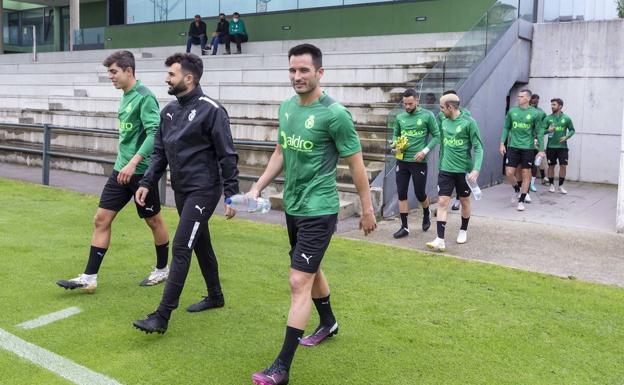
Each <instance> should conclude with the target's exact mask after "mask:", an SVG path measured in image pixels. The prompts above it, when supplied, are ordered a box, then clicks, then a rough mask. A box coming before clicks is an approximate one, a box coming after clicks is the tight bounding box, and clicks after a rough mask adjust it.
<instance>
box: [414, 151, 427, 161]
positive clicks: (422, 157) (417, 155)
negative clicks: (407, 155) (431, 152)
mask: <svg viewBox="0 0 624 385" xmlns="http://www.w3.org/2000/svg"><path fill="white" fill-rule="evenodd" d="M425 156H427V155H426V154H425V153H424V152H422V151H419V152H418V154H416V155H414V159H415V160H416V161H417V162H420V161H421V160H423V159H425Z"/></svg>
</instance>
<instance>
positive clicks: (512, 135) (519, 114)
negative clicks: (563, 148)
mask: <svg viewBox="0 0 624 385" xmlns="http://www.w3.org/2000/svg"><path fill="white" fill-rule="evenodd" d="M542 129H543V127H542V120H541V119H540V113H539V111H538V110H537V109H535V108H533V107H528V108H520V107H513V108H511V109H510V110H509V111H508V112H507V116H506V117H505V125H504V126H503V135H502V136H501V143H506V142H507V139H508V138H509V144H508V146H509V147H514V148H520V149H525V150H533V149H534V148H535V146H534V145H533V140H534V139H537V146H538V150H540V151H544V135H543V131H542Z"/></svg>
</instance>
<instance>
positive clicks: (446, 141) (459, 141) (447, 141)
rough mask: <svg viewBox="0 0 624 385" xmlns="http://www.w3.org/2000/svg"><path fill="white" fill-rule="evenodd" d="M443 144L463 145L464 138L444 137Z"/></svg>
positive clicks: (451, 145)
mask: <svg viewBox="0 0 624 385" xmlns="http://www.w3.org/2000/svg"><path fill="white" fill-rule="evenodd" d="M444 145H445V146H449V147H460V146H463V145H464V140H463V139H457V138H451V139H449V138H444Z"/></svg>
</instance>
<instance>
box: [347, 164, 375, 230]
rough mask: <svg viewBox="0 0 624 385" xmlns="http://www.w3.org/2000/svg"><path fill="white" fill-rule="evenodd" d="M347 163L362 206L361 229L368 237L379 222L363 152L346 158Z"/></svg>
mask: <svg viewBox="0 0 624 385" xmlns="http://www.w3.org/2000/svg"><path fill="white" fill-rule="evenodd" d="M345 161H346V162H347V164H349V170H350V171H351V177H352V178H353V184H355V188H356V189H357V192H358V196H359V197H360V202H361V204H362V218H361V219H360V229H362V230H363V231H364V235H368V234H370V233H371V232H373V230H375V229H376V228H377V220H376V219H375V211H374V209H373V201H372V200H371V195H370V187H369V185H368V177H367V176H366V167H365V166H364V159H363V158H362V152H358V153H356V154H353V155H351V156H348V157H346V158H345Z"/></svg>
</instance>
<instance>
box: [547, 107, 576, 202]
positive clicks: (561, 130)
mask: <svg viewBox="0 0 624 385" xmlns="http://www.w3.org/2000/svg"><path fill="white" fill-rule="evenodd" d="M550 108H551V110H552V114H550V115H548V116H547V117H546V119H545V120H544V127H547V129H548V145H547V147H546V158H547V159H548V179H549V180H550V189H549V190H548V191H550V192H551V193H554V192H555V191H556V188H555V180H554V178H555V165H556V164H557V162H559V191H560V192H561V193H562V194H567V193H568V191H567V190H566V189H565V188H564V187H563V182H564V181H565V176H566V167H567V166H568V140H569V139H570V138H571V137H572V135H574V124H573V123H572V119H570V117H569V116H568V115H566V114H564V113H563V112H562V111H561V110H562V109H563V100H561V99H559V98H555V99H553V100H551V101H550Z"/></svg>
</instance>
